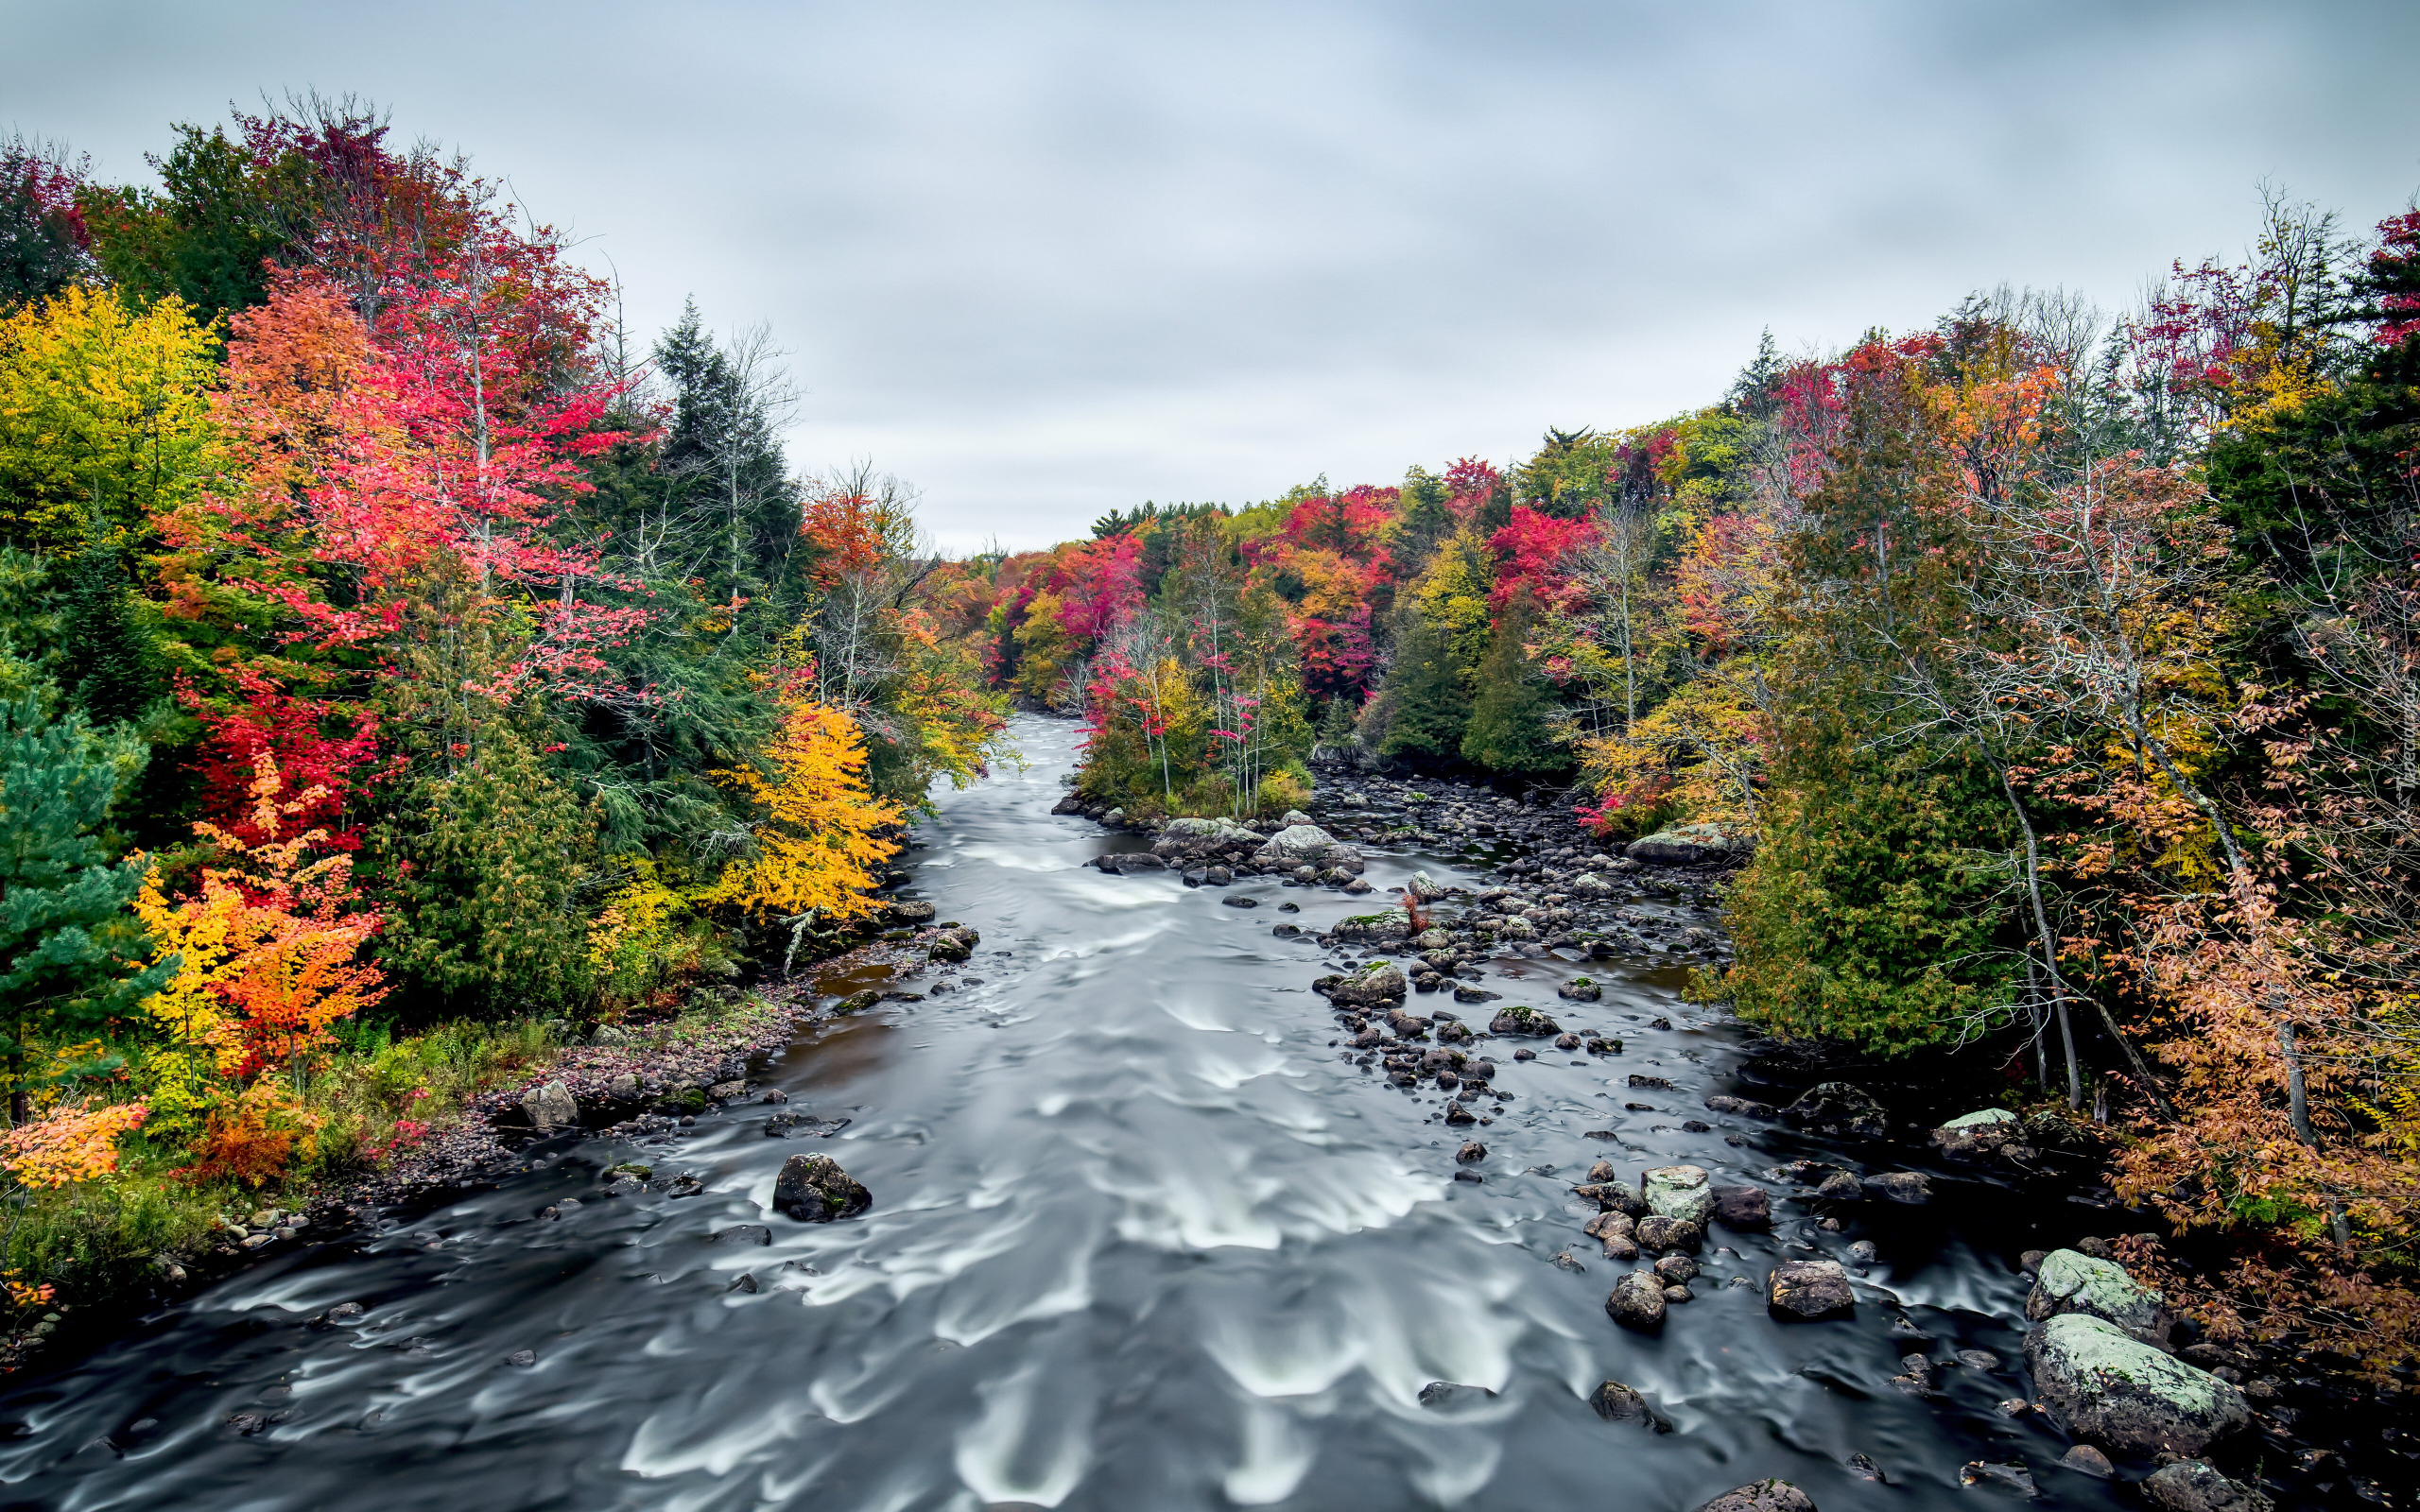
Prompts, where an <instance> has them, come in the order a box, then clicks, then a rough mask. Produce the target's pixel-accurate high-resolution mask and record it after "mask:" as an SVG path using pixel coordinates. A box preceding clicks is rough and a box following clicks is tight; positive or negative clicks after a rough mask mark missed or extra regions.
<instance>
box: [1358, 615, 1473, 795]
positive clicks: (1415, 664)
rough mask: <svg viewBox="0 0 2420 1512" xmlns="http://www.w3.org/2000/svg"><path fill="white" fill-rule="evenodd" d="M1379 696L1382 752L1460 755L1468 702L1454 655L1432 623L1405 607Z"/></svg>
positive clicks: (1435, 757) (1424, 757)
mask: <svg viewBox="0 0 2420 1512" xmlns="http://www.w3.org/2000/svg"><path fill="white" fill-rule="evenodd" d="M1379 696H1380V697H1381V699H1382V700H1383V701H1384V703H1385V706H1386V731H1387V732H1386V736H1385V738H1384V739H1382V740H1381V741H1379V743H1378V753H1379V754H1380V755H1382V756H1409V757H1412V758H1414V759H1416V760H1421V761H1429V762H1450V761H1452V760H1454V759H1455V758H1456V757H1457V756H1459V755H1460V754H1461V749H1462V730H1463V727H1464V726H1465V725H1466V724H1467V723H1468V722H1469V719H1470V704H1469V700H1468V699H1466V698H1465V697H1464V696H1463V695H1462V682H1461V678H1460V677H1458V676H1456V675H1455V670H1454V657H1453V653H1452V652H1451V651H1450V650H1448V649H1447V648H1446V645H1445V641H1444V638H1443V636H1441V635H1439V634H1438V633H1437V629H1436V627H1435V626H1432V625H1430V624H1429V623H1428V621H1427V620H1426V618H1424V617H1423V616H1422V615H1420V614H1419V613H1417V612H1416V611H1414V610H1409V609H1407V610H1405V611H1404V614H1403V626H1402V631H1401V634H1400V635H1399V636H1398V638H1397V639H1396V642H1395V660H1394V665H1392V667H1389V668H1388V669H1387V680H1386V682H1385V684H1384V685H1383V686H1382V687H1381V689H1380V693H1379Z"/></svg>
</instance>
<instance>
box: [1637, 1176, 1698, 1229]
mask: <svg viewBox="0 0 2420 1512" xmlns="http://www.w3.org/2000/svg"><path fill="white" fill-rule="evenodd" d="M1638 1193H1639V1195H1640V1196H1641V1197H1643V1198H1645V1199H1646V1201H1647V1211H1650V1212H1658V1213H1662V1214H1663V1215H1664V1216H1665V1217H1667V1218H1685V1219H1687V1220H1688V1221H1689V1222H1691V1223H1693V1224H1696V1225H1698V1226H1699V1227H1700V1228H1703V1227H1704V1226H1705V1220H1706V1217H1707V1215H1708V1214H1710V1213H1712V1212H1713V1211H1714V1188H1713V1187H1712V1185H1711V1184H1710V1182H1709V1179H1708V1177H1707V1176H1706V1174H1705V1171H1704V1170H1703V1168H1702V1167H1699V1166H1694V1165H1659V1166H1657V1167H1656V1168H1655V1169H1654V1170H1652V1171H1650V1172H1648V1173H1647V1174H1646V1175H1644V1176H1642V1177H1639V1178H1638Z"/></svg>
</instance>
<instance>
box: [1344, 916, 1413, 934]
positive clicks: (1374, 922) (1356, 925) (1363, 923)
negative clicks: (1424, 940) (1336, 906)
mask: <svg viewBox="0 0 2420 1512" xmlns="http://www.w3.org/2000/svg"><path fill="white" fill-rule="evenodd" d="M1410 933H1411V916H1410V915H1409V914H1407V913H1405V912H1404V911H1403V910H1402V909H1400V908H1385V909H1381V910H1379V911H1378V912H1377V913H1374V914H1355V915H1353V916H1351V917H1350V918H1346V919H1338V920H1337V921H1336V937H1337V938H1339V939H1402V938H1404V937H1406V936H1409V934H1410Z"/></svg>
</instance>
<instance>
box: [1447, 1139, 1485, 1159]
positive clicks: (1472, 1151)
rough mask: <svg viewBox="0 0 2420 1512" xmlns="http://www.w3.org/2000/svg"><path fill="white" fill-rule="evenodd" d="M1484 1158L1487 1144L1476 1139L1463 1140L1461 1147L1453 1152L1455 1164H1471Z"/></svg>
mask: <svg viewBox="0 0 2420 1512" xmlns="http://www.w3.org/2000/svg"><path fill="white" fill-rule="evenodd" d="M1486 1159H1487V1146H1486V1145H1484V1144H1481V1143H1478V1141H1477V1140H1469V1141H1465V1142H1464V1143H1463V1144H1462V1147H1461V1149H1459V1150H1456V1151H1455V1152H1454V1163H1455V1164H1457V1165H1472V1164H1475V1163H1477V1162H1478V1161H1480V1160H1486Z"/></svg>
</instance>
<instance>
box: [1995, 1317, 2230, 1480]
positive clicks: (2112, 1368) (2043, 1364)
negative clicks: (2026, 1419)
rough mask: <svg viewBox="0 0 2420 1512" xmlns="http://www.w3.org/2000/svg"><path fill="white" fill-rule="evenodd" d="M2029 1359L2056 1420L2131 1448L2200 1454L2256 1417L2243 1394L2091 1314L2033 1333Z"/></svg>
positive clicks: (2107, 1443) (2081, 1434)
mask: <svg viewBox="0 0 2420 1512" xmlns="http://www.w3.org/2000/svg"><path fill="white" fill-rule="evenodd" d="M2025 1364H2026V1366H2027V1368H2028V1369H2030V1370H2031V1372H2032V1374H2033V1389H2034V1393H2035V1395H2036V1396H2038V1397H2039V1398H2040V1399H2041V1401H2042V1406H2043V1408H2044V1410H2045V1411H2047V1412H2048V1414H2049V1415H2050V1420H2051V1421H2052V1422H2055V1423H2057V1424H2058V1425H2059V1427H2060V1428H2061V1429H2062V1430H2064V1431H2065V1432H2066V1433H2067V1434H2070V1435H2073V1436H2075V1437H2077V1438H2086V1439H2090V1440H2092V1441H2093V1442H2094V1443H2097V1444H2100V1445H2101V1446H2103V1447H2104V1448H2108V1449H2114V1450H2117V1451H2118V1452H2122V1453H2129V1454H2142V1455H2150V1454H2157V1453H2163V1452H2165V1453H2170V1454H2199V1453H2201V1452H2203V1451H2204V1449H2206V1448H2208V1447H2209V1446H2210V1445H2211V1444H2213V1443H2216V1442H2217V1441H2219V1440H2220V1439H2222V1438H2224V1437H2226V1436H2227V1435H2230V1434H2233V1433H2236V1432H2237V1431H2238V1430H2240V1429H2241V1428H2242V1427H2243V1426H2244V1425H2245V1424H2246V1423H2247V1422H2249V1421H2250V1420H2251V1417H2252V1413H2251V1408H2250V1407H2249V1406H2248V1405H2246V1403H2245V1401H2244V1400H2243V1393H2242V1392H2240V1391H2238V1390H2237V1389H2236V1388H2235V1387H2234V1386H2233V1385H2232V1384H2230V1383H2227V1382H2224V1381H2221V1380H2220V1379H2219V1378H2218V1377H2217V1376H2214V1375H2212V1374H2210V1373H2209V1372H2208V1371H2206V1370H2199V1369H2196V1368H2194V1367H2193V1366H2189V1365H2187V1364H2186V1363H2185V1362H2184V1361H2182V1360H2179V1359H2177V1358H2175V1357H2174V1356H2172V1355H2168V1354H2164V1353H2162V1352H2160V1351H2159V1350H2158V1349H2153V1348H2152V1346H2150V1345H2148V1344H2145V1343H2144V1342H2143V1341H2142V1340H2140V1339H2137V1338H2135V1336H2134V1335H2132V1334H2130V1333H2128V1332H2125V1331H2124V1330H2123V1329H2120V1328H2119V1327H2118V1326H2117V1325H2116V1324H2114V1323H2111V1322H2108V1321H2106V1320H2104V1319H2101V1318H2098V1317H2094V1316H2092V1315H2090V1314H2083V1313H2066V1314H2060V1315H2059V1316H2057V1317H2053V1318H2051V1319H2050V1320H2049V1321H2048V1322H2047V1323H2041V1324H2037V1325H2035V1326H2034V1328H2033V1330H2032V1332H2030V1333H2028V1334H2027V1335H2026V1337H2025Z"/></svg>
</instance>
